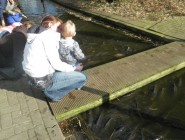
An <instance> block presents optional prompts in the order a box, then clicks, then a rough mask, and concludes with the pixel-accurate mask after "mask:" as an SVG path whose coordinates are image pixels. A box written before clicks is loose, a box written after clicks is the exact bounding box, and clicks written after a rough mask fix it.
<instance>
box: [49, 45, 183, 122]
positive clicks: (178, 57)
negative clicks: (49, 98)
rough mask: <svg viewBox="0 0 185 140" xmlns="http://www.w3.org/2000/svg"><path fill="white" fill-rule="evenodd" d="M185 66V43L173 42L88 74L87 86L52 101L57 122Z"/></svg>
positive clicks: (96, 68) (90, 70)
mask: <svg viewBox="0 0 185 140" xmlns="http://www.w3.org/2000/svg"><path fill="white" fill-rule="evenodd" d="M184 67H185V43H183V42H173V43H170V44H166V45H164V46H160V47H157V48H154V49H152V50H148V51H145V52H141V53H139V54H136V55H133V56H130V57H126V58H123V59H120V60H117V61H114V62H111V63H107V64H104V65H101V66H98V67H95V68H92V69H89V70H87V71H85V72H86V73H87V74H88V75H89V81H88V83H87V85H86V86H85V87H84V89H83V90H81V91H74V92H72V93H70V94H69V95H66V96H65V97H64V98H63V99H62V100H61V101H60V102H57V103H53V102H49V105H50V107H51V109H52V111H53V113H54V116H55V117H56V120H57V121H58V122H59V121H62V120H64V119H67V118H70V117H73V116H75V115H77V114H79V113H82V112H84V111H87V110H89V109H92V108H94V107H97V106H99V105H101V104H102V103H103V102H106V101H110V100H113V99H115V98H117V97H119V96H122V95H124V94H126V93H129V92H131V91H133V90H135V89H137V88H140V87H142V86H144V85H146V84H148V83H151V82H153V81H155V80H157V79H159V78H161V77H163V76H166V75H168V74H170V73H172V72H174V71H176V70H179V69H181V68H184Z"/></svg>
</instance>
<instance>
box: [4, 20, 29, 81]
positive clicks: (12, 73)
mask: <svg viewBox="0 0 185 140" xmlns="http://www.w3.org/2000/svg"><path fill="white" fill-rule="evenodd" d="M30 24H31V22H30ZM27 27H28V26H27V25H26V24H24V23H23V25H21V26H17V27H16V28H14V29H13V31H12V33H11V34H8V35H7V36H6V37H4V38H1V39H0V79H1V80H2V79H3V80H5V79H7V80H15V79H18V78H20V77H21V76H22V74H23V73H24V71H23V68H22V61H23V50H24V47H25V44H26V41H27ZM28 28H29V27H28Z"/></svg>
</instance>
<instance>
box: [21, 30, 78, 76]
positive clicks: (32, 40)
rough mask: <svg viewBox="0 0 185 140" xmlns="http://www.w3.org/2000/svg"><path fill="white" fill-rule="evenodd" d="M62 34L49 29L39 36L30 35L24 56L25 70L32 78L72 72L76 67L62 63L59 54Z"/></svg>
mask: <svg viewBox="0 0 185 140" xmlns="http://www.w3.org/2000/svg"><path fill="white" fill-rule="evenodd" d="M59 40H60V34H59V33H57V32H55V31H53V30H50V29H47V30H45V31H43V32H42V33H39V34H32V33H28V39H27V43H26V46H25V49H24V54H23V62H22V65H23V69H24V71H25V73H26V74H28V75H29V76H31V77H44V76H46V75H48V74H52V73H54V72H55V70H57V71H63V72H70V71H74V69H75V68H74V67H73V66H71V65H69V64H67V63H65V62H62V61H61V60H60V57H59V53H58V45H59Z"/></svg>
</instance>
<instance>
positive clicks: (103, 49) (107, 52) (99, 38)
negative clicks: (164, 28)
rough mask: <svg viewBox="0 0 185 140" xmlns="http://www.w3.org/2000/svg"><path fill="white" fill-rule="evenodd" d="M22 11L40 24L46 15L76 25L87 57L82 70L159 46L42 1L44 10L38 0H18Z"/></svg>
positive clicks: (155, 42) (79, 40)
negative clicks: (68, 20)
mask: <svg viewBox="0 0 185 140" xmlns="http://www.w3.org/2000/svg"><path fill="white" fill-rule="evenodd" d="M20 5H21V9H22V11H23V12H24V13H25V14H26V15H28V17H29V18H30V19H31V20H33V21H35V22H36V23H39V22H40V20H41V19H42V18H43V17H44V16H45V15H54V16H57V17H59V18H60V19H62V20H63V21H66V20H67V19H71V20H72V21H73V22H74V23H75V24H76V29H77V35H76V36H75V37H74V39H75V40H77V41H78V42H79V45H80V47H81V49H82V50H83V52H84V54H85V55H86V57H87V63H85V64H84V66H85V69H87V68H91V67H94V66H97V65H100V64H104V63H107V62H110V61H113V60H116V59H120V58H123V57H126V56H128V55H132V54H135V53H138V52H141V51H144V50H148V49H151V48H153V47H156V46H159V44H162V43H161V42H158V41H153V40H150V39H149V38H144V37H141V36H137V35H134V34H131V33H128V32H124V31H121V30H116V29H113V28H110V27H109V28H107V27H105V26H102V25H100V24H95V23H94V22H90V21H84V20H82V19H80V18H76V17H75V16H71V15H69V14H67V13H66V12H65V11H64V9H63V8H62V7H61V6H60V5H57V4H55V3H52V2H51V1H45V4H44V5H45V6H44V7H45V10H44V9H43V5H42V4H41V3H40V1H39V0H38V1H36V0H32V1H29V3H28V1H27V0H21V1H20Z"/></svg>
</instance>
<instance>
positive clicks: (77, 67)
mask: <svg viewBox="0 0 185 140" xmlns="http://www.w3.org/2000/svg"><path fill="white" fill-rule="evenodd" d="M83 67H84V66H83V64H82V63H79V64H78V65H77V66H76V69H75V71H82V69H83Z"/></svg>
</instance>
